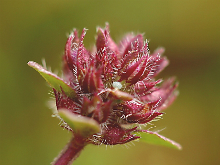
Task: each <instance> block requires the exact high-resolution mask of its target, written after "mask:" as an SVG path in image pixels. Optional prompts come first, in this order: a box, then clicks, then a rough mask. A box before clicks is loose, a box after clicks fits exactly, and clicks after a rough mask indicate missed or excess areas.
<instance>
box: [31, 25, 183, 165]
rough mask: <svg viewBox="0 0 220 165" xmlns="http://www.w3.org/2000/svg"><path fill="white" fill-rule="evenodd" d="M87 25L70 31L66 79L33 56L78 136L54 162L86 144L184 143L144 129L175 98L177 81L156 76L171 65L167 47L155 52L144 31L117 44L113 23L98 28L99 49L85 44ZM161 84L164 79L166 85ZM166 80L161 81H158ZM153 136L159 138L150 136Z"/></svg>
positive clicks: (60, 111)
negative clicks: (79, 32)
mask: <svg viewBox="0 0 220 165" xmlns="http://www.w3.org/2000/svg"><path fill="white" fill-rule="evenodd" d="M85 34H86V29H83V31H82V34H81V36H80V37H78V32H77V30H74V31H73V33H71V34H70V35H69V38H68V40H67V42H66V46H65V53H64V56H63V78H60V77H58V76H57V75H55V74H53V73H52V72H49V71H47V70H46V68H44V67H42V66H40V65H39V64H37V63H35V62H32V61H30V62H29V63H28V65H29V66H31V67H33V68H34V69H35V70H37V71H38V72H39V73H40V74H41V75H42V76H43V77H44V79H45V80H46V81H47V82H48V83H49V84H50V86H51V87H52V88H53V91H54V95H55V98H56V107H57V116H58V117H59V118H60V119H61V120H62V122H63V124H64V125H63V127H64V128H66V129H68V130H70V131H71V132H72V134H73V138H72V140H71V141H70V143H69V144H68V145H67V147H66V149H65V150H64V151H63V152H62V153H61V154H60V156H59V157H58V158H57V159H56V160H55V161H54V164H56V165H61V164H64V165H65V164H68V163H70V162H72V161H73V160H74V159H76V158H77V156H78V155H79V153H80V151H81V150H82V149H83V148H84V147H85V146H86V145H87V144H95V145H100V144H105V145H116V144H125V143H127V142H130V141H133V140H136V139H140V140H142V141H146V142H148V143H156V144H161V145H167V146H171V147H174V148H179V149H180V145H179V144H177V143H175V142H174V141H172V140H170V139H167V138H165V137H163V136H161V135H159V134H158V133H157V132H151V131H149V130H142V129H141V125H143V124H146V123H148V122H150V121H152V120H154V119H155V118H157V117H158V116H161V115H162V114H163V112H162V110H164V109H165V108H167V107H168V106H169V105H170V104H171V103H172V102H173V101H174V99H175V98H176V96H177V92H176V88H177V83H176V82H175V79H174V78H170V79H168V80H166V81H164V82H163V83H162V80H161V79H159V80H155V77H156V76H157V75H158V73H160V72H161V71H162V70H163V69H164V68H165V67H166V66H167V65H168V60H167V59H166V58H165V57H162V54H163V52H164V49H163V48H159V49H157V50H156V51H155V52H154V53H153V54H151V55H150V53H149V48H148V42H147V41H146V42H144V41H143V35H141V34H138V35H136V36H134V35H132V34H129V35H126V36H125V38H124V39H123V40H122V41H121V42H120V43H119V44H118V45H117V44H116V43H115V42H114V41H113V40H112V39H111V37H110V35H109V28H108V25H106V28H105V29H102V28H97V38H96V48H95V49H94V50H93V51H89V50H87V49H86V48H85V47H84V44H83V39H84V37H85ZM161 83H162V84H161ZM159 84H161V85H159ZM151 139H154V140H151Z"/></svg>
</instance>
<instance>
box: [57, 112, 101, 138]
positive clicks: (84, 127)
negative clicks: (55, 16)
mask: <svg viewBox="0 0 220 165" xmlns="http://www.w3.org/2000/svg"><path fill="white" fill-rule="evenodd" d="M58 113H59V115H60V117H61V118H62V119H63V120H64V121H65V122H66V123H67V124H68V125H69V126H70V128H72V130H73V132H75V133H78V134H80V135H81V136H83V137H89V136H91V135H93V134H95V133H98V132H100V131H101V128H100V126H99V123H98V122H97V121H96V120H94V119H92V118H89V117H85V116H80V115H77V114H74V113H72V112H70V111H69V110H66V109H59V111H58Z"/></svg>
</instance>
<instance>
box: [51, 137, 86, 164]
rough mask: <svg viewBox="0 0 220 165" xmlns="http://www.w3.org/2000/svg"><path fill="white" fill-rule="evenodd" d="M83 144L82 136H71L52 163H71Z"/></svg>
mask: <svg viewBox="0 0 220 165" xmlns="http://www.w3.org/2000/svg"><path fill="white" fill-rule="evenodd" d="M85 145H86V144H85V141H84V139H83V138H82V137H73V138H72V139H71V141H70V142H69V143H68V144H67V145H66V147H65V148H64V150H63V151H62V152H61V153H60V155H59V156H58V157H57V158H55V161H54V162H53V163H52V165H71V164H72V162H73V161H74V160H75V159H76V158H77V157H78V156H79V154H80V151H81V150H82V149H83V148H84V147H85Z"/></svg>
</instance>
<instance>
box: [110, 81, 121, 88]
mask: <svg viewBox="0 0 220 165" xmlns="http://www.w3.org/2000/svg"><path fill="white" fill-rule="evenodd" d="M112 86H113V88H117V89H121V88H122V84H121V83H120V82H113V84H112Z"/></svg>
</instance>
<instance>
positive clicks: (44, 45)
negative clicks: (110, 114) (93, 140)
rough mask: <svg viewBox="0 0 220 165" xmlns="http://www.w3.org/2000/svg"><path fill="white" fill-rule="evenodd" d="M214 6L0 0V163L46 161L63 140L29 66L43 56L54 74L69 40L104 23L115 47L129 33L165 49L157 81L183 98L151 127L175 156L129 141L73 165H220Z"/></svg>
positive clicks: (219, 13) (188, 1)
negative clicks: (174, 86) (174, 85)
mask: <svg viewBox="0 0 220 165" xmlns="http://www.w3.org/2000/svg"><path fill="white" fill-rule="evenodd" d="M219 18H220V1H217V0H209V1H208V0H182V1H177V0H136V1H132V0H130V1H125V0H124V1H123V0H111V1H102V0H37V1H29V0H1V1H0V68H1V69H0V76H1V77H0V164H2V165H3V164H4V165H12V164H17V165H39V164H42V165H43V164H45V165H46V164H49V163H50V162H51V161H52V160H53V158H54V157H55V156H57V154H58V153H59V152H60V150H61V149H62V148H63V147H64V145H65V144H66V143H67V142H68V140H69V139H70V136H71V135H70V133H68V132H67V131H66V130H63V129H62V128H60V127H59V126H58V123H59V120H58V119H56V118H52V117H51V114H52V113H51V110H50V109H49V108H48V107H47V105H46V103H47V100H48V99H49V98H50V97H51V95H48V92H49V91H51V90H50V88H49V87H48V86H47V85H46V82H45V81H44V80H43V78H41V77H40V75H39V74H38V73H37V72H36V71H34V70H33V69H31V68H29V67H28V65H27V62H28V61H29V60H32V61H36V62H38V63H41V60H42V59H43V58H45V59H46V61H47V64H48V66H51V67H52V69H53V71H54V70H56V69H57V70H59V69H60V68H61V62H60V60H61V55H62V53H63V51H64V45H65V42H66V39H67V34H68V33H69V32H70V31H71V30H72V29H73V28H74V27H75V28H77V29H79V30H80V31H81V30H82V28H84V27H86V28H87V29H89V31H88V32H87V35H86V37H85V45H86V46H87V47H88V48H89V47H91V46H92V45H93V43H94V41H95V32H96V27H97V26H98V25H100V26H102V27H104V26H105V22H109V24H110V31H111V36H112V38H113V39H114V40H116V41H119V39H120V38H121V37H122V36H123V34H125V33H127V32H131V31H133V32H135V33H138V32H140V33H145V37H146V38H147V39H149V40H150V49H151V51H153V50H154V49H156V48H157V47H158V46H163V47H165V48H166V52H165V55H166V56H167V57H168V59H169V60H170V65H169V66H168V67H167V68H166V69H165V70H164V71H163V73H162V74H160V75H159V76H158V78H160V77H169V76H172V75H175V76H176V77H177V80H178V81H179V84H180V85H179V91H180V95H179V97H178V99H177V100H176V101H175V103H174V104H173V105H172V106H171V107H170V108H168V109H167V110H166V114H165V115H164V116H163V119H162V120H160V121H158V122H155V123H154V124H155V126H156V127H155V128H153V129H152V130H161V129H164V128H166V129H164V130H163V131H162V132H160V134H162V135H165V136H167V137H169V138H171V139H174V140H175V141H177V142H179V143H181V144H182V146H183V149H182V151H177V150H174V149H170V148H165V147H159V146H153V145H148V144H143V143H139V142H135V143H134V144H135V146H133V145H127V146H125V145H122V146H114V147H107V149H106V147H105V146H99V147H98V146H92V145H90V146H87V147H86V148H85V150H84V151H83V152H82V154H81V155H80V157H79V158H78V159H77V160H76V161H75V164H76V165H82V164H90V165H113V164H117V165H118V164H126V165H133V164H135V165H177V164H178V165H186V164H187V165H217V164H220V157H219V155H220V151H219V148H220V109H219V107H220V106H219V99H220V96H219V93H220V88H219V82H220V78H219V75H220V74H219V66H220V56H219V52H220V51H219V44H220V42H219V39H220V20H219Z"/></svg>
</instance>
